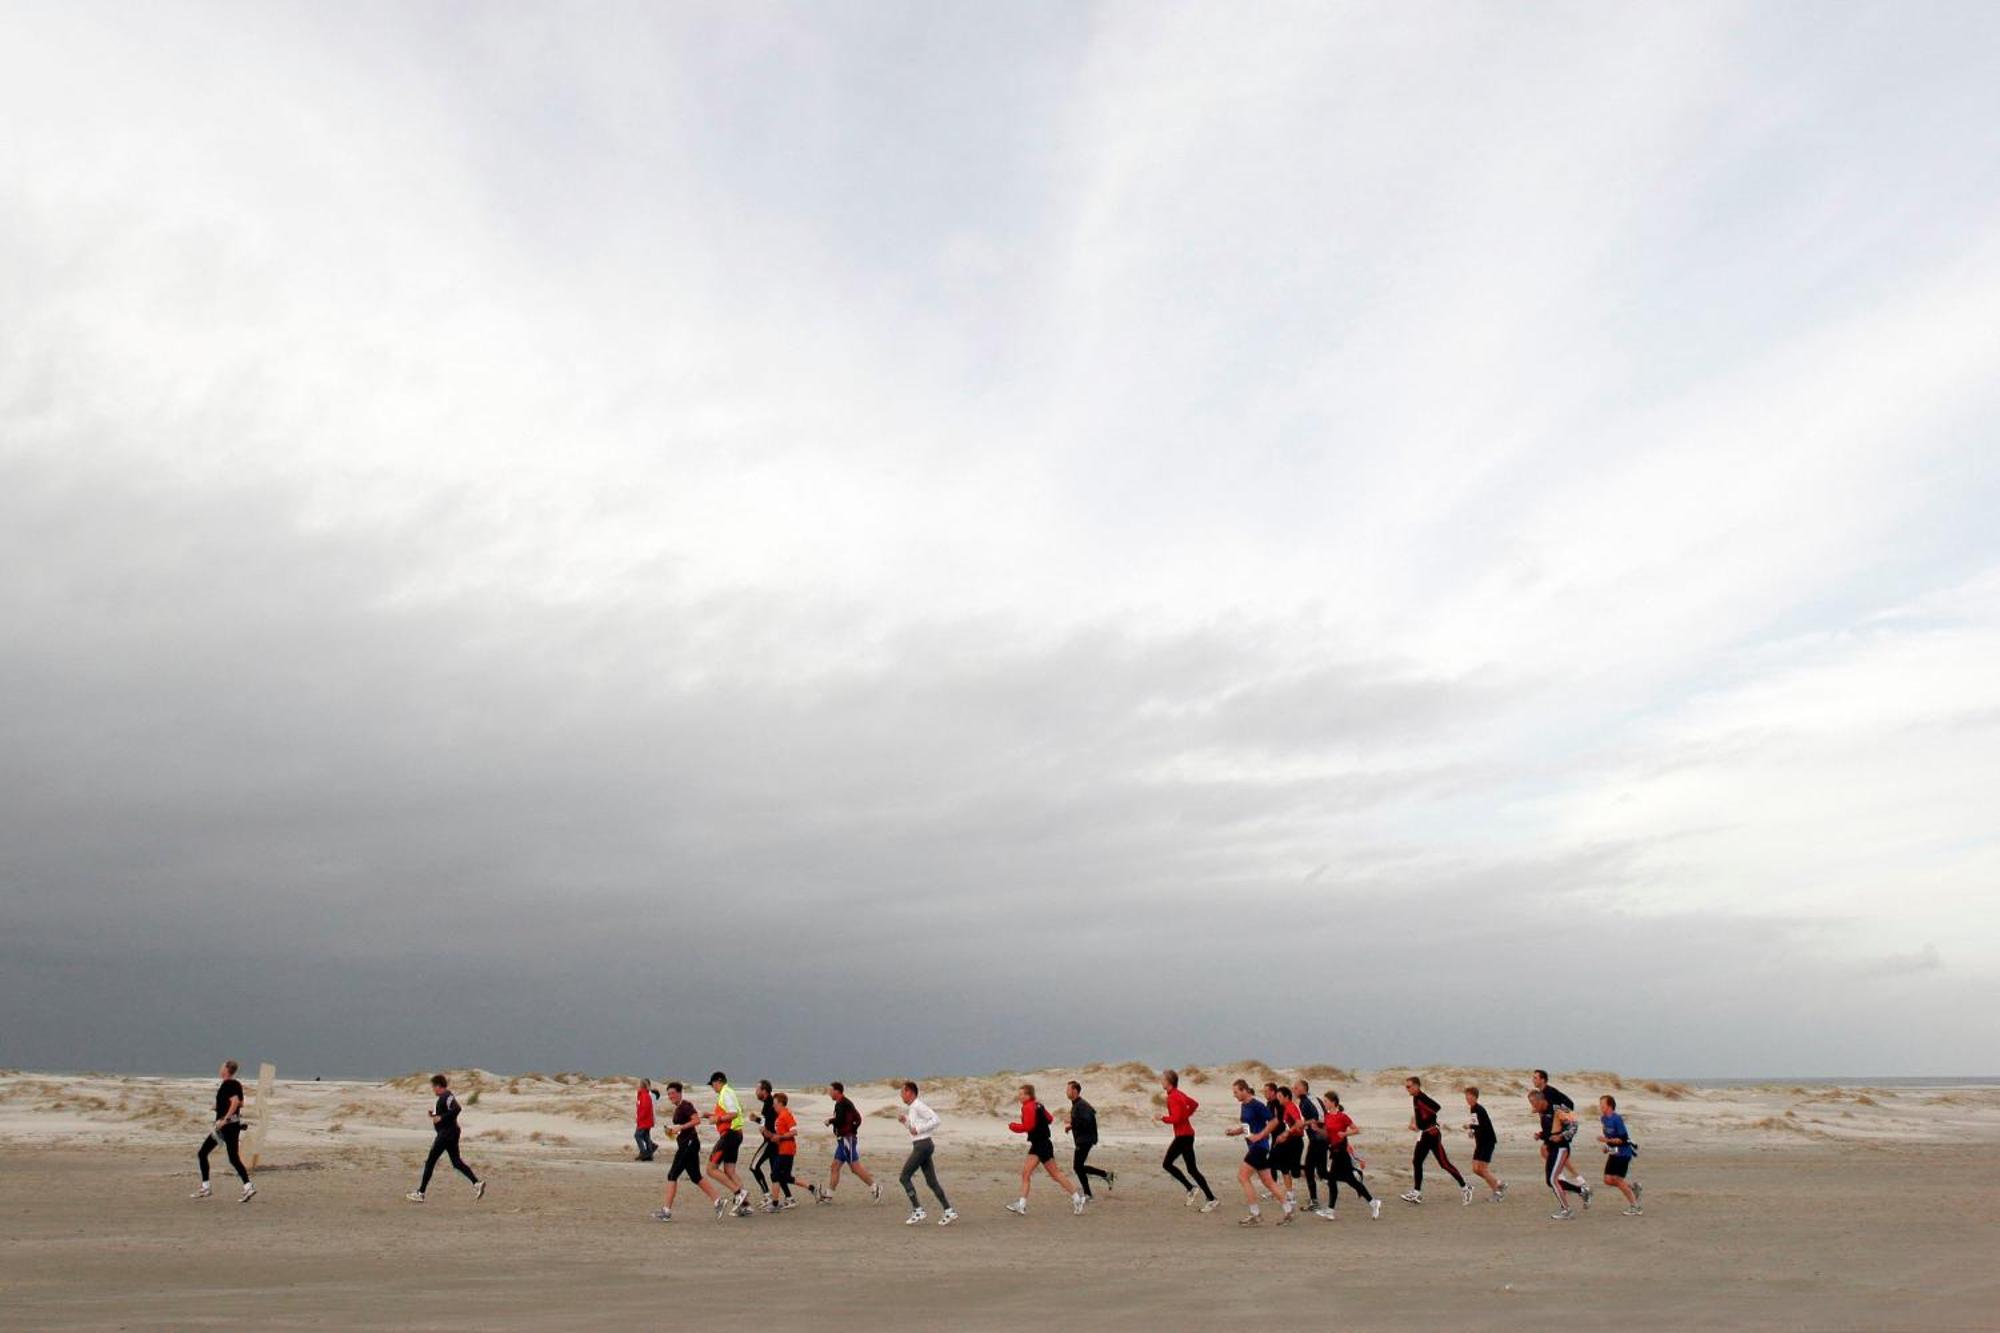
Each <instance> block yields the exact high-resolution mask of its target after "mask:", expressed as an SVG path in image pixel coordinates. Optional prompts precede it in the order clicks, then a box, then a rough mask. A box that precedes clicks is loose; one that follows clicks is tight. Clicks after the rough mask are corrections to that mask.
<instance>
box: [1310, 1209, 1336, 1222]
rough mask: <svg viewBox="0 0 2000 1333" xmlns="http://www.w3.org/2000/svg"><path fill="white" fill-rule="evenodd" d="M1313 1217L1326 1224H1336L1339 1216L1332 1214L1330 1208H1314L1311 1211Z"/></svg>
mask: <svg viewBox="0 0 2000 1333" xmlns="http://www.w3.org/2000/svg"><path fill="white" fill-rule="evenodd" d="M1313 1216H1314V1217H1317V1218H1319V1219H1321V1220H1322V1221H1326V1222H1336V1221H1339V1220H1340V1214H1339V1213H1336V1212H1334V1211H1333V1209H1331V1208H1315V1209H1313Z"/></svg>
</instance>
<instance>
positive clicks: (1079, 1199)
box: [1007, 1083, 1090, 1217]
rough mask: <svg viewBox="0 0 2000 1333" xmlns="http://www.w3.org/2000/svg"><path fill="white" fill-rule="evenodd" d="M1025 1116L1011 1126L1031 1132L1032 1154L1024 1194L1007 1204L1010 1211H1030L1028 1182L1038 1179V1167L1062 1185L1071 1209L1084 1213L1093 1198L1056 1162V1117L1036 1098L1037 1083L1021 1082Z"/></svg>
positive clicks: (1023, 1183)
mask: <svg viewBox="0 0 2000 1333" xmlns="http://www.w3.org/2000/svg"><path fill="white" fill-rule="evenodd" d="M1020 1097H1021V1118H1020V1119H1019V1120H1017V1121H1015V1122H1014V1123H1013V1124H1010V1125H1008V1126H1007V1128H1008V1129H1011V1130H1013V1131H1014V1132H1015V1133H1016V1134H1026V1135H1027V1136H1028V1155H1027V1157H1026V1158H1025V1159H1023V1160H1022V1162H1021V1197H1020V1198H1018V1199H1016V1200H1014V1202H1012V1203H1010V1204H1008V1205H1007V1211H1008V1212H1010V1213H1017V1214H1019V1215H1020V1216H1022V1217H1026V1216H1027V1215H1028V1186H1029V1185H1030V1184H1031V1183H1032V1182H1033V1181H1034V1178H1035V1168H1036V1167H1038V1166H1039V1167H1040V1168H1041V1169H1042V1170H1044V1171H1047V1172H1048V1173H1049V1179H1050V1180H1053V1181H1055V1183H1056V1184H1058V1185H1060V1186H1062V1189H1063V1192H1064V1193H1065V1194H1067V1195H1069V1210H1070V1211H1071V1212H1073V1213H1075V1214H1077V1215H1078V1216H1082V1214H1083V1207H1084V1205H1085V1204H1087V1203H1089V1202H1090V1199H1089V1197H1088V1196H1087V1195H1085V1194H1084V1193H1083V1192H1082V1191H1081V1190H1079V1189H1077V1187H1076V1186H1074V1185H1072V1184H1070V1183H1069V1182H1068V1181H1067V1180H1064V1179H1063V1173H1062V1168H1061V1167H1059V1166H1057V1165H1056V1145H1055V1140H1054V1135H1053V1130H1054V1129H1055V1123H1056V1122H1055V1117H1054V1116H1052V1115H1050V1114H1049V1108H1048V1107H1046V1106H1043V1105H1042V1104H1041V1102H1040V1101H1038V1100H1036V1098H1035V1085H1034V1084H1032V1083H1023V1084H1022V1085H1021V1092H1020Z"/></svg>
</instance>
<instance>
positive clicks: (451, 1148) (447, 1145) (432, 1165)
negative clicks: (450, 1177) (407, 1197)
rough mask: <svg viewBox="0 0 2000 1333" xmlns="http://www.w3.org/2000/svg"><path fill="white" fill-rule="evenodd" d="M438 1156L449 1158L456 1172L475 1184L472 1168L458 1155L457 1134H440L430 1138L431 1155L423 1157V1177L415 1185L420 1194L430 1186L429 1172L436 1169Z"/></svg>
mask: <svg viewBox="0 0 2000 1333" xmlns="http://www.w3.org/2000/svg"><path fill="white" fill-rule="evenodd" d="M440 1157H449V1158H451V1164H452V1166H453V1167H454V1168H455V1169H456V1170H457V1171H458V1174H460V1175H461V1176H464V1177H465V1178H466V1179H467V1180H469V1181H471V1182H472V1183H473V1184H475V1185H477V1184H478V1183H479V1177H478V1176H475V1175H473V1174H472V1168H471V1167H469V1166H467V1165H466V1164H465V1159H464V1158H463V1157H460V1156H459V1155H458V1135H456V1134H452V1135H450V1136H446V1135H443V1134H440V1135H438V1136H437V1137H436V1138H434V1139H432V1140H431V1155H430V1156H429V1157H426V1158H425V1159H424V1178H423V1180H422V1182H420V1183H419V1184H418V1185H417V1193H419V1194H422V1193H423V1192H424V1191H425V1190H427V1189H429V1188H430V1187H431V1172H433V1171H435V1170H437V1164H438V1158H440Z"/></svg>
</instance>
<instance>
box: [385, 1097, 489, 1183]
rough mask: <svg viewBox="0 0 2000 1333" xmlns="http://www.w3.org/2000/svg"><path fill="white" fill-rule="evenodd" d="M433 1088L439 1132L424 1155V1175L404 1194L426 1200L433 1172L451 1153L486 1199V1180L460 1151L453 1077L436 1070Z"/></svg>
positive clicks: (458, 1167)
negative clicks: (467, 1163) (426, 1191)
mask: <svg viewBox="0 0 2000 1333" xmlns="http://www.w3.org/2000/svg"><path fill="white" fill-rule="evenodd" d="M431 1091H432V1092H434V1093H436V1094H437V1101H436V1102H434V1103H433V1104H432V1105H431V1124H432V1125H433V1126H434V1127H435V1129H436V1135H435V1136H434V1137H433V1138H432V1139H431V1153H430V1156H429V1157H426V1158H425V1159H424V1178H423V1179H422V1180H420V1181H418V1182H417V1187H416V1188H415V1189H414V1190H412V1191H410V1192H409V1193H408V1194H405V1195H404V1196H403V1197H404V1198H406V1199H408V1200H409V1201H410V1202H411V1203H422V1202H423V1201H424V1191H425V1190H427V1189H429V1188H430V1187H431V1172H433V1171H435V1170H437V1164H438V1158H440V1157H449V1158H451V1164H452V1167H453V1169H455V1170H456V1171H457V1172H458V1173H459V1174H460V1175H461V1176H464V1177H465V1178H466V1179H467V1180H469V1181H471V1182H472V1197H473V1198H475V1199H483V1198H485V1197H486V1182H485V1181H483V1180H481V1179H480V1178H479V1177H478V1176H476V1175H474V1174H473V1173H472V1168H471V1167H469V1166H467V1165H466V1164H465V1159H464V1158H463V1157H460V1156H459V1155H458V1098H457V1097H455V1096H453V1095H452V1091H451V1080H450V1079H448V1078H446V1077H445V1076H444V1075H443V1074H432V1075H431Z"/></svg>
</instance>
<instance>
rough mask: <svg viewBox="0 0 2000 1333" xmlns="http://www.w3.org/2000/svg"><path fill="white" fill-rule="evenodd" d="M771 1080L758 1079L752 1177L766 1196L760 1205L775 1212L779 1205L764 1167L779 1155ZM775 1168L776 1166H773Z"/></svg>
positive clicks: (775, 1107) (776, 1119)
mask: <svg viewBox="0 0 2000 1333" xmlns="http://www.w3.org/2000/svg"><path fill="white" fill-rule="evenodd" d="M773 1095H774V1094H773V1093H772V1091H771V1080H770V1079H768V1078H760V1079H758V1080H757V1135H758V1138H759V1140H760V1142H759V1143H758V1144H757V1155H756V1156H755V1157H753V1158H751V1159H750V1177H751V1179H753V1180H755V1181H756V1182H757V1192H758V1193H759V1194H761V1195H763V1196H764V1202H763V1203H762V1204H761V1205H760V1207H761V1208H762V1209H763V1211H765V1212H767V1213H775V1212H777V1211H778V1205H777V1203H776V1202H775V1201H773V1199H772V1198H771V1182H770V1180H769V1179H767V1178H766V1177H765V1175H764V1168H765V1167H766V1166H770V1165H771V1163H772V1162H773V1161H775V1160H776V1158H777V1155H778V1134H777V1130H778V1103H777V1102H776V1101H774V1100H773ZM773 1169H775V1168H773Z"/></svg>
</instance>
